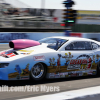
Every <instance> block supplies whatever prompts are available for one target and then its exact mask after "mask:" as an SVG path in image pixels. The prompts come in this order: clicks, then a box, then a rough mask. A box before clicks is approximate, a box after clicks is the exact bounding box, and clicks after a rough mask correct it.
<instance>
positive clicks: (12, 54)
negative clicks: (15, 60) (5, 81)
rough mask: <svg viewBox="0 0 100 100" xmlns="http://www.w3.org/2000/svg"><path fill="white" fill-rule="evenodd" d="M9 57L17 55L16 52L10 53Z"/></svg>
mask: <svg viewBox="0 0 100 100" xmlns="http://www.w3.org/2000/svg"><path fill="white" fill-rule="evenodd" d="M7 56H8V57H13V56H16V55H15V54H14V53H9V54H7Z"/></svg>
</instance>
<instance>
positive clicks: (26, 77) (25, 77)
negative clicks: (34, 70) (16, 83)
mask: <svg viewBox="0 0 100 100" xmlns="http://www.w3.org/2000/svg"><path fill="white" fill-rule="evenodd" d="M21 79H24V80H25V79H29V76H23V77H21Z"/></svg>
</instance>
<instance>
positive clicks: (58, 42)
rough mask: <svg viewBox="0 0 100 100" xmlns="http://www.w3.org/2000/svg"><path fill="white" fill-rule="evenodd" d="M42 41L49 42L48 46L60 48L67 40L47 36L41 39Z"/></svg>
mask: <svg viewBox="0 0 100 100" xmlns="http://www.w3.org/2000/svg"><path fill="white" fill-rule="evenodd" d="M39 42H40V43H47V44H48V46H47V47H48V48H51V49H54V50H58V49H59V48H60V47H61V46H62V45H63V44H64V43H65V42H67V40H64V39H59V38H45V39H42V40H40V41H39Z"/></svg>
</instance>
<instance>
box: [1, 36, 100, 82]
mask: <svg viewBox="0 0 100 100" xmlns="http://www.w3.org/2000/svg"><path fill="white" fill-rule="evenodd" d="M9 47H10V48H11V49H9V50H4V51H1V52H0V80H26V79H33V80H35V81H39V80H42V79H44V78H48V79H53V78H68V77H79V76H87V75H98V74H99V73H100V71H99V70H100V43H99V42H97V41H94V40H91V39H85V38H78V37H63V36H62V37H61V36H59V37H48V38H44V39H42V40H40V41H34V40H27V39H18V40H12V41H10V42H9Z"/></svg>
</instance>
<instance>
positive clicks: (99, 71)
mask: <svg viewBox="0 0 100 100" xmlns="http://www.w3.org/2000/svg"><path fill="white" fill-rule="evenodd" d="M97 76H100V62H99V63H98V66H97Z"/></svg>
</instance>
